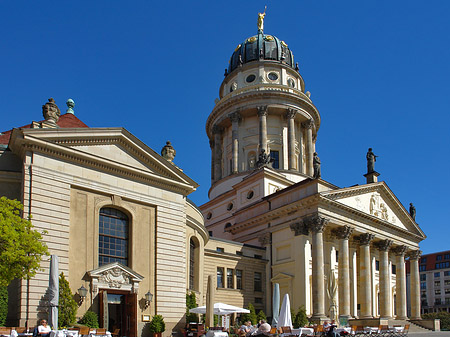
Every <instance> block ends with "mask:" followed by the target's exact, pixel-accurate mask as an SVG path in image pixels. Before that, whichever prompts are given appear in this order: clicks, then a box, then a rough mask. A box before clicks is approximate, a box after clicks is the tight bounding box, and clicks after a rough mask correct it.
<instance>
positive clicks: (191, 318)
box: [186, 292, 198, 323]
mask: <svg viewBox="0 0 450 337" xmlns="http://www.w3.org/2000/svg"><path fill="white" fill-rule="evenodd" d="M197 307H198V305H197V300H196V298H195V293H194V292H191V293H190V294H186V322H187V323H190V322H195V323H198V315H197V314H193V313H190V312H189V309H192V308H197Z"/></svg>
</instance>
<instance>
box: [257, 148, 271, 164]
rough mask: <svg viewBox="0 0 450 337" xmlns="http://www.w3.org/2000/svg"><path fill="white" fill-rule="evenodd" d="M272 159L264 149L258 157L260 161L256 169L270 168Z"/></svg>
mask: <svg viewBox="0 0 450 337" xmlns="http://www.w3.org/2000/svg"><path fill="white" fill-rule="evenodd" d="M271 161H272V158H271V157H270V155H267V153H266V150H264V149H262V150H261V152H260V153H259V156H258V161H257V162H256V167H258V168H259V167H263V166H268V165H269V164H270V162H271Z"/></svg>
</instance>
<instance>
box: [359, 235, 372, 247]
mask: <svg viewBox="0 0 450 337" xmlns="http://www.w3.org/2000/svg"><path fill="white" fill-rule="evenodd" d="M374 238H375V235H373V234H371V233H364V234H361V235H360V236H359V243H360V244H361V246H367V245H370V243H371V242H372V240H373V239H374Z"/></svg>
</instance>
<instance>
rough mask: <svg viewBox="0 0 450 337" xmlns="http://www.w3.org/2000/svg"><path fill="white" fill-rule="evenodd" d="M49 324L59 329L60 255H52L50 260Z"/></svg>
mask: <svg viewBox="0 0 450 337" xmlns="http://www.w3.org/2000/svg"><path fill="white" fill-rule="evenodd" d="M48 295H49V297H48V302H49V306H50V310H49V313H48V324H49V325H50V326H51V327H52V329H54V330H58V302H59V267H58V256H57V255H52V256H51V260H50V277H49V281H48Z"/></svg>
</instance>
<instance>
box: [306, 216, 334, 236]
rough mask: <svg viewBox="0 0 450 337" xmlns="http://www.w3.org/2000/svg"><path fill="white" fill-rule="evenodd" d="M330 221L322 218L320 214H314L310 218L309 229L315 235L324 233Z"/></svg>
mask: <svg viewBox="0 0 450 337" xmlns="http://www.w3.org/2000/svg"><path fill="white" fill-rule="evenodd" d="M328 221H329V220H328V219H327V218H324V217H323V216H320V215H319V214H314V215H312V216H310V217H309V218H308V220H307V222H308V224H309V228H310V230H311V232H313V233H322V232H323V231H324V229H325V226H326V225H327V224H328Z"/></svg>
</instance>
